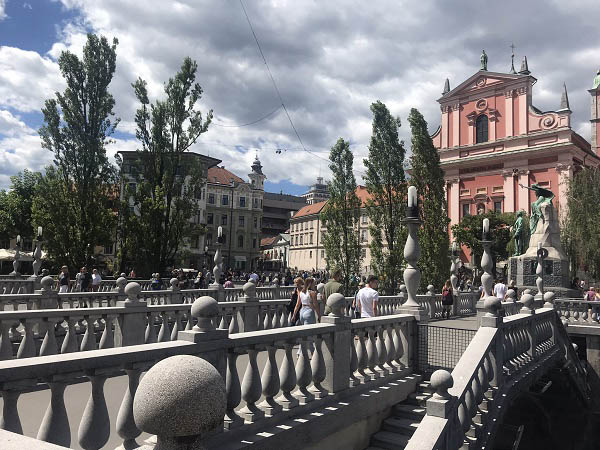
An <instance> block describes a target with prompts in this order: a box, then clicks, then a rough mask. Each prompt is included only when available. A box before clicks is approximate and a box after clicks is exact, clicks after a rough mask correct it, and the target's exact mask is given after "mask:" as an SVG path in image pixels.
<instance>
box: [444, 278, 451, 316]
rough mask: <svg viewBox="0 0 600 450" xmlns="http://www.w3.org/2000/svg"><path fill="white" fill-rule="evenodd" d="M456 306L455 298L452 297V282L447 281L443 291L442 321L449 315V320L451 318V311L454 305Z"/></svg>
mask: <svg viewBox="0 0 600 450" xmlns="http://www.w3.org/2000/svg"><path fill="white" fill-rule="evenodd" d="M453 304H454V296H453V295H452V285H451V284H450V280H446V283H445V284H444V288H443V289H442V319H443V318H444V315H447V318H448V319H449V318H450V311H451V310H452V305H453Z"/></svg>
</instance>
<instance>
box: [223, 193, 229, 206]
mask: <svg viewBox="0 0 600 450" xmlns="http://www.w3.org/2000/svg"><path fill="white" fill-rule="evenodd" d="M221 205H223V206H227V205H229V195H223V196H222V197H221Z"/></svg>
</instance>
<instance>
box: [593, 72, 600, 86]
mask: <svg viewBox="0 0 600 450" xmlns="http://www.w3.org/2000/svg"><path fill="white" fill-rule="evenodd" d="M598 86H600V70H598V72H596V76H595V77H594V87H593V88H592V89H596V88H597V87H598Z"/></svg>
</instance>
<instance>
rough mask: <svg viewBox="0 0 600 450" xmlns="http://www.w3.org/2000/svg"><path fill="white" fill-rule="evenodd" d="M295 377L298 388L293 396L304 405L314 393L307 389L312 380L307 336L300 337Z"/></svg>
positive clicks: (312, 397)
mask: <svg viewBox="0 0 600 450" xmlns="http://www.w3.org/2000/svg"><path fill="white" fill-rule="evenodd" d="M296 379H297V385H298V389H296V392H294V396H295V397H296V398H297V399H298V402H299V403H300V404H301V405H306V404H307V403H310V402H311V401H313V400H314V395H313V394H312V393H311V392H309V391H308V385H309V384H310V382H311V381H312V371H311V368H310V359H309V358H308V350H307V338H306V337H304V336H303V337H301V338H300V354H299V355H298V360H297V361H296Z"/></svg>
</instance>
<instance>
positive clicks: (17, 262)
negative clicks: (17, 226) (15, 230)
mask: <svg viewBox="0 0 600 450" xmlns="http://www.w3.org/2000/svg"><path fill="white" fill-rule="evenodd" d="M20 250H21V235H20V234H18V235H17V245H16V250H15V259H14V261H13V271H12V272H11V273H10V275H12V276H13V277H18V276H21V273H20V272H19V265H20V264H21V252H20Z"/></svg>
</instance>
